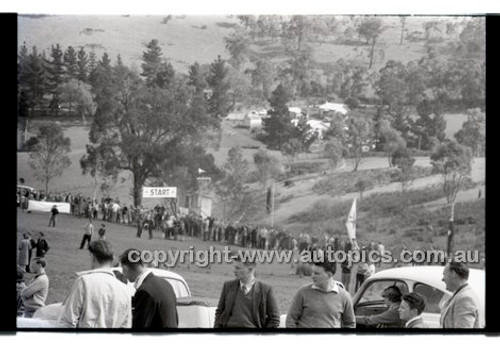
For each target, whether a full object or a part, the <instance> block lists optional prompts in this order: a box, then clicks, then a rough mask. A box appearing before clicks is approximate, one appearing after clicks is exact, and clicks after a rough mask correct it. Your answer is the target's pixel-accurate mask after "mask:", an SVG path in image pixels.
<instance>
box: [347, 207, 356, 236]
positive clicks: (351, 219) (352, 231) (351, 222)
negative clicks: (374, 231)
mask: <svg viewBox="0 0 500 354" xmlns="http://www.w3.org/2000/svg"><path fill="white" fill-rule="evenodd" d="M345 227H346V228H347V235H348V236H349V241H351V243H353V244H356V198H354V200H353V202H352V206H351V210H350V211H349V215H348V216H347V221H346V223H345Z"/></svg>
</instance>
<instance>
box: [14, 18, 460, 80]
mask: <svg viewBox="0 0 500 354" xmlns="http://www.w3.org/2000/svg"><path fill="white" fill-rule="evenodd" d="M166 16H167V15H166V14H165V15H148V16H145V15H132V16H128V15H122V16H117V15H114V16H110V15H90V16H84V15H52V16H23V15H21V16H19V18H18V46H21V45H22V44H23V43H24V42H25V43H26V45H27V47H28V48H31V47H32V46H34V45H36V46H37V48H38V50H39V51H40V52H42V51H45V53H46V55H49V54H50V46H51V45H53V44H56V43H59V44H60V45H61V46H62V48H63V49H66V48H67V47H68V46H70V45H71V46H73V47H75V48H79V47H84V48H85V50H86V51H87V52H90V50H91V49H92V48H94V50H95V52H96V54H97V55H98V57H100V56H101V55H102V54H103V53H104V52H105V51H106V52H107V53H108V54H109V55H110V57H111V59H112V60H115V59H116V57H117V55H118V54H120V55H121V57H122V60H123V62H124V63H125V64H126V65H134V66H136V67H137V68H140V61H141V57H142V53H143V51H144V45H145V44H146V43H148V42H149V41H151V40H152V39H158V40H159V44H160V47H161V48H162V51H163V54H164V56H165V57H166V58H168V59H169V60H170V61H171V62H172V64H173V65H174V67H175V69H176V70H179V71H181V72H187V68H188V66H189V65H191V64H193V63H194V62H195V61H197V62H199V63H200V64H205V63H210V62H212V61H213V60H214V59H216V58H217V55H221V56H222V58H227V57H228V55H229V54H228V52H227V51H226V49H225V43H224V37H226V36H228V35H229V34H231V33H232V32H233V31H234V29H235V28H236V27H239V21H238V19H237V18H236V17H235V16H222V15H205V16H195V15H189V16H172V17H171V18H170V20H168V21H167V23H164V19H165V17H166ZM338 19H339V22H342V21H343V20H345V19H346V18H345V17H342V16H338ZM382 19H383V21H384V24H385V30H384V31H383V33H382V34H381V36H380V38H379V39H378V41H377V46H376V53H375V54H376V55H375V62H374V67H373V70H378V69H380V67H381V66H383V65H384V63H385V62H386V61H387V60H398V61H402V62H408V61H411V60H417V59H419V58H421V57H422V56H424V55H425V50H426V49H425V42H424V41H423V32H424V29H423V23H424V22H427V21H432V20H437V21H439V22H440V27H441V33H444V32H445V22H446V21H449V22H454V23H459V22H460V21H462V20H463V19H464V18H463V17H446V16H442V17H429V16H414V17H408V19H407V21H406V31H405V33H406V35H408V34H412V33H416V32H419V35H418V36H415V35H414V36H413V37H414V38H415V39H413V40H411V41H410V40H408V39H407V40H405V42H404V43H403V45H400V43H399V40H400V35H401V25H400V20H399V17H398V16H383V17H382ZM345 29H346V27H345V26H343V25H339V28H338V30H339V33H342V32H343V31H344V30H345ZM339 36H340V35H339V34H336V35H333V36H330V38H328V39H327V40H325V41H323V42H321V43H319V42H309V43H307V45H308V46H309V47H310V48H311V49H312V50H313V51H314V58H315V60H316V61H317V62H320V63H325V62H333V61H336V60H338V59H340V58H343V59H346V60H348V59H356V58H358V59H359V58H362V60H365V61H366V62H367V63H368V55H367V52H368V50H369V46H368V45H366V44H364V43H363V42H361V41H360V40H359V38H357V37H356V38H355V40H356V41H358V42H357V43H356V45H345V44H339V43H338V38H339ZM405 37H406V36H405ZM447 39H448V40H449V39H453V37H447ZM434 45H437V46H438V47H439V48H440V52H441V53H440V54H441V55H447V42H435V43H434ZM260 52H261V53H264V52H266V53H273V52H274V53H275V54H274V55H276V54H277V53H280V52H281V53H283V47H282V45H281V44H280V42H276V43H275V42H272V43H267V44H265V45H263V46H262V47H261V48H260ZM274 55H271V56H274ZM278 56H279V55H278Z"/></svg>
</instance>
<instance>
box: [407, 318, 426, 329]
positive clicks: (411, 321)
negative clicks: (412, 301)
mask: <svg viewBox="0 0 500 354" xmlns="http://www.w3.org/2000/svg"><path fill="white" fill-rule="evenodd" d="M421 319H422V315H418V316H417V317H413V318H412V319H411V320H409V321H408V322H406V324H405V327H406V328H407V327H409V326H410V324H411V323H413V322H417V321H418V320H421Z"/></svg>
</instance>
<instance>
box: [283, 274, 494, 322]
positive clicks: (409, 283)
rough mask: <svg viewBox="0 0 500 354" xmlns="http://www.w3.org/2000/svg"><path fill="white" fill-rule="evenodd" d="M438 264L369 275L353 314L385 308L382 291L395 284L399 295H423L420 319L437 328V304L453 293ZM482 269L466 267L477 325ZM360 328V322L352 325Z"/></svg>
mask: <svg viewBox="0 0 500 354" xmlns="http://www.w3.org/2000/svg"><path fill="white" fill-rule="evenodd" d="M443 269H444V267H442V266H415V267H400V268H392V269H386V270H382V271H380V272H378V273H375V274H373V275H372V276H371V277H369V278H368V279H367V280H365V282H364V283H363V285H362V286H361V287H360V288H359V289H358V291H357V292H356V294H355V295H354V297H353V307H354V313H355V314H356V315H376V314H378V313H381V312H383V311H385V310H386V307H385V305H384V299H383V298H382V296H381V294H382V291H383V290H384V289H385V288H387V287H388V286H390V285H396V286H398V287H399V289H400V290H401V292H402V293H403V294H406V293H409V292H416V293H418V294H420V295H423V296H425V298H426V299H427V305H426V307H425V310H424V312H423V313H422V318H423V320H424V322H425V323H427V325H428V326H429V327H430V328H439V318H440V316H441V307H442V305H443V303H444V302H445V301H446V300H448V299H449V298H450V297H451V296H452V295H453V294H452V293H451V292H450V291H448V290H446V285H445V283H444V282H443V281H442V279H443ZM485 283H486V278H485V272H484V270H481V269H470V274H469V284H470V285H471V287H472V288H473V289H474V291H475V293H476V295H477V297H478V300H479V304H478V306H479V314H480V317H481V319H480V326H481V327H484V325H485V321H484V315H485ZM285 323H286V314H284V315H281V317H280V327H285ZM356 327H357V328H362V325H359V324H358V325H356Z"/></svg>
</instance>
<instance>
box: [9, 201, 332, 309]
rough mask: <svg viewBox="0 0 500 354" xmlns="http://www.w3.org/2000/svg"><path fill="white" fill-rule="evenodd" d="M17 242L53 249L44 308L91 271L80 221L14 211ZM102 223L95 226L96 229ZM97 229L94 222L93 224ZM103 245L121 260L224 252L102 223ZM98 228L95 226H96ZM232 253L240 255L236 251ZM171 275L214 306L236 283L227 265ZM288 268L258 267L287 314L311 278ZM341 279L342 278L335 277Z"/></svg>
mask: <svg viewBox="0 0 500 354" xmlns="http://www.w3.org/2000/svg"><path fill="white" fill-rule="evenodd" d="M17 217H18V220H17V223H18V228H17V238H18V240H20V239H22V233H23V232H26V231H30V232H31V233H32V234H33V235H35V234H36V232H38V231H42V232H43V233H44V234H45V235H46V239H47V241H48V242H49V244H50V246H51V249H50V250H49V252H48V253H47V255H46V260H47V264H48V265H47V269H46V270H47V275H48V277H49V280H50V286H49V294H48V297H47V302H46V303H47V304H51V303H56V302H61V301H63V300H64V297H65V294H66V293H67V291H68V290H69V288H70V286H71V284H72V281H73V280H74V278H75V272H77V271H82V270H87V269H90V254H89V252H88V251H87V250H86V249H84V250H80V249H79V244H80V241H81V238H82V235H83V230H84V227H85V225H86V219H85V218H82V219H79V218H77V217H74V216H71V215H64V214H60V215H59V216H58V220H57V227H55V228H52V227H50V228H49V227H47V224H48V219H49V214H48V213H35V212H32V213H24V212H21V211H20V209H18V214H17ZM100 223H101V222H100V221H99V224H100ZM95 224H97V222H96V223H95ZM105 224H106V228H107V232H106V236H107V239H108V240H109V241H110V242H111V243H112V245H113V247H114V251H115V255H116V256H118V255H120V254H121V253H122V252H123V251H125V250H126V249H127V248H131V247H133V248H137V249H140V250H145V249H147V250H168V249H178V250H182V249H185V250H189V249H190V246H193V247H194V249H195V250H203V249H208V248H209V247H210V246H214V247H215V248H216V249H222V248H223V247H224V244H219V243H214V242H203V241H200V240H199V239H197V238H190V237H186V238H185V240H184V241H183V242H181V241H174V240H164V239H161V235H160V233H159V232H154V239H153V240H149V239H147V233H146V232H143V235H142V238H140V239H139V238H137V237H136V235H135V232H136V229H135V228H133V227H129V226H125V225H118V224H111V223H108V222H105ZM97 225H98V224H97ZM232 249H235V250H238V249H240V248H239V247H234V248H232ZM170 270H173V271H175V272H177V273H179V274H181V275H182V276H183V277H184V278H185V279H186V281H187V282H188V284H189V286H190V289H191V292H192V293H193V295H194V296H197V297H203V298H208V299H211V300H210V302H211V303H212V304H213V303H214V302H216V301H217V299H218V298H219V295H220V292H221V290H222V285H223V283H224V281H227V280H230V279H233V278H234V275H233V267H232V266H231V265H229V264H213V265H212V266H211V267H210V269H208V268H201V267H197V266H196V265H192V264H191V265H189V266H188V265H187V264H181V265H178V266H176V267H174V268H173V269H170ZM290 272H291V266H290V264H278V263H277V261H274V262H273V263H272V264H262V265H259V267H258V269H257V276H258V277H259V279H261V280H262V281H264V282H266V283H268V284H270V285H272V286H273V288H274V290H275V295H276V299H277V301H278V304H279V308H280V311H281V312H282V313H284V312H286V311H287V309H288V307H289V305H290V301H291V298H292V296H293V294H294V293H295V292H296V291H297V290H298V288H299V287H300V286H302V285H305V284H307V283H309V282H310V279H309V277H300V276H295V275H290V274H289V273H290ZM337 278H338V279H340V275H339V274H337Z"/></svg>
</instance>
